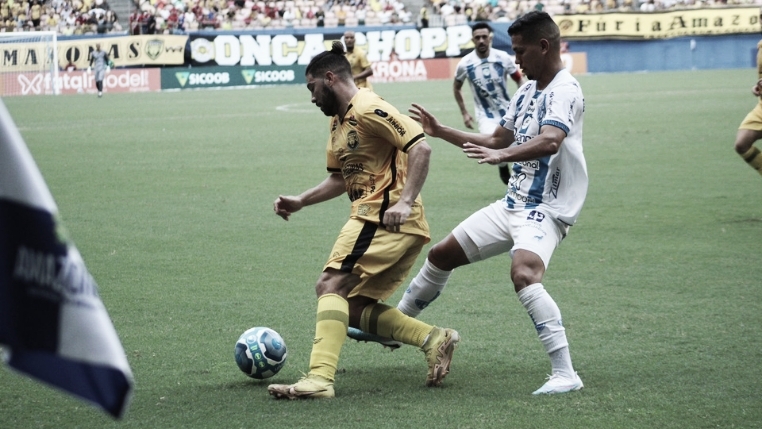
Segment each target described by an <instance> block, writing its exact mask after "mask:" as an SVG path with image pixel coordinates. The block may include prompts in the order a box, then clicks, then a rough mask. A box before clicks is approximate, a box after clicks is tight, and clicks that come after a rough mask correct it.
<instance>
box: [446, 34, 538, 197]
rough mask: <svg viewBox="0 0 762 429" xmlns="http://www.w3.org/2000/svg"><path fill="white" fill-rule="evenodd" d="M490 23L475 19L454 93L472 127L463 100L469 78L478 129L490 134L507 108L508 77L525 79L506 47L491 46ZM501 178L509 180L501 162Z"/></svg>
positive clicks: (506, 170)
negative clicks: (468, 50)
mask: <svg viewBox="0 0 762 429" xmlns="http://www.w3.org/2000/svg"><path fill="white" fill-rule="evenodd" d="M493 36H494V35H493V33H492V27H490V26H489V24H487V23H486V22H477V23H476V24H474V26H473V27H471V40H472V41H473V43H474V50H473V51H471V52H470V53H468V54H467V55H466V56H464V57H463V58H461V60H460V61H459V62H458V65H457V67H456V69H455V79H454V81H453V87H452V88H453V94H454V95H455V101H456V102H457V103H458V108H459V109H460V113H461V115H462V116H463V123H464V124H465V126H466V127H467V128H468V129H471V130H472V129H474V118H473V117H472V116H471V114H470V113H469V112H468V109H467V108H466V104H465V102H464V100H463V92H462V89H463V83H464V82H465V81H466V80H468V83H469V85H470V87H471V94H472V95H473V98H474V116H476V125H477V129H478V130H479V132H480V133H482V134H492V133H493V132H494V131H495V128H497V127H498V126H499V125H500V120H501V119H502V118H503V116H504V115H505V113H506V111H507V110H508V103H509V102H510V101H511V96H510V94H509V93H508V77H509V76H510V78H511V79H513V81H515V82H516V84H517V85H518V86H521V85H522V84H524V82H526V79H525V78H524V76H523V75H522V74H521V71H520V70H519V68H518V67H517V66H516V63H515V62H514V61H513V58H512V57H511V56H510V55H509V54H508V53H507V52H505V51H501V50H499V49H494V48H493V47H492V39H493ZM499 168H500V178H501V179H502V181H503V183H505V184H508V179H509V178H510V177H511V173H510V170H509V166H508V164H507V163H502V164H500V166H499Z"/></svg>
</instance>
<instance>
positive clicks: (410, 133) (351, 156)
mask: <svg viewBox="0 0 762 429" xmlns="http://www.w3.org/2000/svg"><path fill="white" fill-rule="evenodd" d="M424 140H425V136H424V134H423V128H421V126H420V125H419V124H418V123H417V122H416V121H414V120H413V119H412V118H410V117H409V116H407V115H403V114H401V113H400V112H399V111H398V110H397V109H396V108H395V107H394V106H392V105H391V104H389V103H387V102H386V101H384V99H382V98H381V97H379V96H378V95H377V94H376V93H374V92H373V91H370V90H368V89H360V90H359V91H358V92H357V94H355V96H354V97H352V100H350V104H349V108H348V109H347V112H346V113H345V114H344V115H336V116H334V117H332V118H331V121H330V138H329V139H328V146H327V149H326V151H327V168H328V171H329V172H330V173H341V175H342V176H343V177H344V181H345V183H346V190H347V194H348V195H349V200H350V201H351V202H352V211H351V214H350V217H352V218H356V219H362V220H364V221H367V222H372V223H375V224H379V225H381V224H383V219H384V213H385V212H386V209H387V208H389V207H391V206H393V205H394V204H395V203H397V201H399V198H400V195H401V194H402V189H403V188H404V186H405V181H406V178H407V152H408V151H409V150H410V148H412V147H413V146H415V145H416V144H418V143H420V142H421V141H424ZM400 232H402V233H407V234H415V235H422V236H424V237H426V238H427V239H428V238H429V225H428V223H427V222H426V216H425V214H424V211H423V202H422V200H421V196H420V195H418V196H417V197H416V199H415V203H414V204H413V206H412V208H411V212H410V216H409V217H408V219H407V221H406V222H405V223H404V224H403V225H402V226H401V228H400Z"/></svg>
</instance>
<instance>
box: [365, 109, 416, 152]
mask: <svg viewBox="0 0 762 429" xmlns="http://www.w3.org/2000/svg"><path fill="white" fill-rule="evenodd" d="M362 121H363V123H364V125H365V129H366V130H367V132H368V133H371V134H373V135H374V136H376V137H378V138H381V139H383V140H385V141H387V142H389V143H390V144H392V145H393V146H395V147H396V148H397V149H399V150H401V151H402V152H405V153H407V151H408V150H410V148H412V147H413V146H415V145H416V144H418V142H420V141H422V140H424V139H425V135H424V134H423V128H421V125H420V124H418V122H416V121H415V120H413V119H412V118H411V117H409V116H407V115H403V114H401V113H400V112H399V111H398V110H397V109H395V108H394V107H392V106H391V105H390V104H385V105H384V104H373V105H371V106H370V107H369V109H368V111H367V112H365V114H363V115H362Z"/></svg>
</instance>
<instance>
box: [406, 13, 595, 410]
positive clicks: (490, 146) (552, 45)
mask: <svg viewBox="0 0 762 429" xmlns="http://www.w3.org/2000/svg"><path fill="white" fill-rule="evenodd" d="M508 34H510V36H511V41H512V43H513V50H514V51H515V52H516V62H517V64H519V65H520V66H521V68H522V69H523V71H524V73H525V74H526V75H527V77H528V78H529V79H530V81H529V82H528V83H526V84H524V85H523V86H522V87H521V88H519V90H518V91H516V94H515V95H514V97H513V99H512V100H511V103H510V106H509V108H508V111H507V113H506V114H505V116H504V117H503V119H502V121H501V126H500V127H498V128H497V129H496V130H495V132H494V133H493V134H492V135H483V134H476V133H468V132H464V131H460V130H457V129H455V128H451V127H448V126H445V125H443V124H441V123H439V122H438V121H437V119H436V118H435V117H434V116H433V115H432V114H431V113H429V112H428V111H426V110H425V109H424V108H423V107H421V106H420V105H417V104H413V108H412V109H410V112H411V113H412V116H413V118H414V119H416V120H418V121H419V122H421V124H422V125H423V129H424V131H425V132H426V133H427V134H429V135H430V136H432V137H439V138H441V139H444V140H447V141H448V142H450V143H452V144H454V145H456V146H459V147H462V148H463V151H464V152H465V153H466V154H467V155H468V157H469V158H475V159H478V160H479V163H480V164H481V163H488V164H492V165H494V164H498V163H500V162H513V163H514V175H513V176H512V177H511V180H510V183H509V184H508V191H507V192H506V195H505V197H504V198H503V199H501V200H498V201H496V202H495V203H492V204H491V205H489V206H487V207H485V208H483V209H481V210H479V211H478V212H476V213H474V214H473V215H471V216H470V217H469V218H468V219H466V220H464V221H463V222H461V224H460V225H458V226H457V227H456V228H455V229H454V230H453V231H452V232H451V233H450V234H449V235H448V236H447V237H445V238H444V239H443V240H442V241H440V242H439V243H437V244H436V245H434V246H433V247H432V248H431V249H430V251H429V253H428V257H427V259H426V261H425V263H424V265H423V267H422V268H421V270H420V271H419V273H418V275H417V276H416V277H415V278H414V279H413V280H412V282H411V283H410V286H409V287H408V289H407V291H406V292H405V294H404V296H403V298H402V300H401V301H400V303H399V304H398V306H397V308H398V309H399V310H401V311H402V312H403V313H405V314H407V315H410V316H413V317H415V316H417V315H418V314H419V313H420V312H421V311H422V310H423V309H424V308H425V307H426V306H427V305H428V304H429V303H430V302H431V301H433V300H434V299H435V298H436V297H437V296H439V294H440V292H441V291H442V289H443V288H444V286H445V284H446V282H447V279H448V278H449V276H450V274H451V272H452V270H453V269H455V268H457V267H460V266H463V265H467V264H471V263H474V262H478V261H481V260H484V259H487V258H491V257H493V256H497V255H500V254H503V253H509V254H510V256H511V258H512V262H511V281H512V282H513V285H514V290H515V291H516V293H517V295H518V298H519V301H520V302H521V304H522V305H523V306H524V307H525V308H526V310H527V312H528V313H529V317H530V318H531V319H532V322H533V324H534V326H535V328H536V330H537V333H538V336H539V339H540V342H541V343H542V345H543V346H544V348H545V351H546V352H547V353H548V355H549V357H550V361H551V368H552V370H551V375H550V376H549V377H548V380H547V382H546V383H545V384H544V385H543V386H542V387H540V388H539V389H537V390H536V391H534V394H535V395H539V394H557V393H565V392H570V391H575V390H579V389H581V388H582V387H583V384H582V380H581V379H580V378H579V376H578V375H577V373H576V372H575V371H574V368H573V366H572V362H571V356H570V354H569V343H568V341H567V338H566V332H565V330H564V327H563V323H562V320H561V312H560V310H559V308H558V305H556V302H555V301H554V300H553V298H551V296H550V295H549V294H548V292H547V291H546V290H545V288H544V286H543V284H542V279H543V276H544V274H545V270H546V269H547V266H548V263H549V262H550V258H551V256H552V254H553V251H554V250H555V248H556V247H557V246H558V244H559V243H560V242H561V240H562V239H563V238H564V237H565V236H566V234H567V232H568V231H569V228H570V227H571V226H572V225H573V224H574V223H575V221H576V219H577V216H578V215H579V213H580V210H581V209H582V205H583V203H584V201H585V195H586V194H587V185H588V178H587V167H586V163H585V157H584V155H583V152H582V122H583V116H584V110H585V108H584V104H585V103H584V98H583V95H582V90H581V88H580V86H579V83H578V82H577V80H576V79H574V77H572V76H571V74H570V73H569V72H568V71H567V70H566V69H565V68H564V64H563V62H562V61H561V58H560V32H559V29H558V26H557V25H556V23H555V22H554V21H553V19H552V18H551V17H550V16H549V15H548V14H547V13H545V12H537V11H533V12H530V13H528V14H526V15H523V16H522V17H520V18H518V19H517V20H516V21H515V22H514V23H513V24H512V25H511V26H510V28H509V29H508Z"/></svg>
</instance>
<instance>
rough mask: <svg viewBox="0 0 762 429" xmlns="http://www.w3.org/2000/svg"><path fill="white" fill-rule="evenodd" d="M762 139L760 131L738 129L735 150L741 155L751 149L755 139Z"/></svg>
mask: <svg viewBox="0 0 762 429" xmlns="http://www.w3.org/2000/svg"><path fill="white" fill-rule="evenodd" d="M759 139H762V131H754V130H738V134H736V142H735V145H734V147H735V150H736V153H738V154H739V155H743V154H745V153H746V152H748V151H749V149H751V146H752V145H753V144H754V142H755V141H757V140H759Z"/></svg>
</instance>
